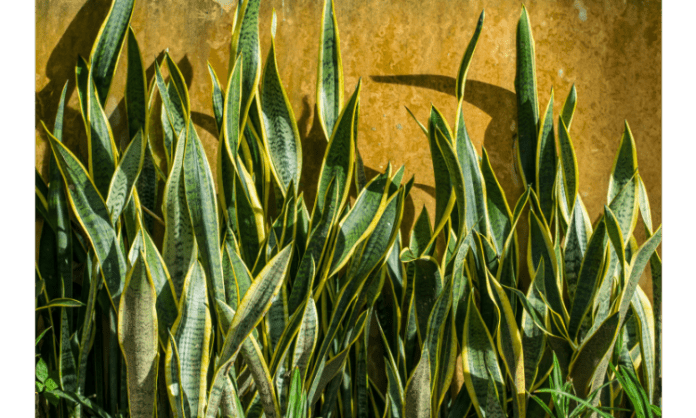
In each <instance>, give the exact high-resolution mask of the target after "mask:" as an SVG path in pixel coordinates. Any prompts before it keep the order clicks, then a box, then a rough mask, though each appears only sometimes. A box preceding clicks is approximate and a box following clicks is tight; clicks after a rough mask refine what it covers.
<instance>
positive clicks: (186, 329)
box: [165, 261, 212, 416]
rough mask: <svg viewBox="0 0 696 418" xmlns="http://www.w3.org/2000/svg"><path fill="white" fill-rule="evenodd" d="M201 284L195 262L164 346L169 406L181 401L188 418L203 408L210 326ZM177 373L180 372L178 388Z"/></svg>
mask: <svg viewBox="0 0 696 418" xmlns="http://www.w3.org/2000/svg"><path fill="white" fill-rule="evenodd" d="M205 282H206V279H205V273H204V271H203V267H202V266H201V263H200V262H198V261H196V262H194V263H193V264H191V268H190V269H189V271H188V274H187V275H186V281H185V282H184V288H183V290H182V295H181V301H180V302H179V316H178V318H177V319H176V322H174V326H173V327H172V330H171V333H172V335H173V339H172V340H171V341H170V343H169V345H168V346H167V351H166V359H165V376H166V380H167V388H168V394H169V398H170V402H171V403H172V404H173V405H175V404H178V403H179V402H182V399H183V402H184V408H185V409H186V408H187V407H188V409H189V410H190V411H191V414H192V416H202V415H203V410H204V407H205V404H206V387H207V384H206V376H207V374H208V367H209V361H210V359H209V347H210V338H211V334H212V333H211V328H212V325H211V318H210V310H209V309H208V298H207V291H206V284H205ZM174 347H176V351H177V352H178V356H176V355H175V354H176V353H175V351H174ZM177 369H180V377H179V379H180V382H181V383H180V385H179V384H178V382H177V380H179V379H177V374H178V373H179V371H178V370H177ZM194 411H196V412H194Z"/></svg>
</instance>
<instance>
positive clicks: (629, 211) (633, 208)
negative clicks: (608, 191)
mask: <svg viewBox="0 0 696 418" xmlns="http://www.w3.org/2000/svg"><path fill="white" fill-rule="evenodd" d="M639 193H640V192H639V185H638V173H636V174H635V175H634V176H632V177H631V178H630V179H629V180H628V181H627V182H626V184H625V185H624V186H623V188H622V189H621V190H620V191H619V192H618V193H617V194H616V196H615V197H614V199H613V200H612V201H611V203H610V204H609V208H610V209H611V210H612V211H613V212H614V214H615V215H616V218H617V220H618V222H619V225H620V226H621V232H622V233H623V240H624V244H628V241H629V239H630V238H631V236H633V231H634V229H635V227H636V223H637V222H638V216H639V214H638V213H639V211H640V204H639V200H640V197H639Z"/></svg>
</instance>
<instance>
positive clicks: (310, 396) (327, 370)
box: [307, 312, 367, 407]
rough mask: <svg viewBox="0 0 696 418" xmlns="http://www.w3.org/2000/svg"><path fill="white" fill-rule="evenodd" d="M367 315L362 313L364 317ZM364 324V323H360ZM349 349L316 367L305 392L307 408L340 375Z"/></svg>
mask: <svg viewBox="0 0 696 418" xmlns="http://www.w3.org/2000/svg"><path fill="white" fill-rule="evenodd" d="M366 314H367V313H366V312H365V313H364V316H367V315H366ZM362 324H363V325H364V324H365V321H362ZM348 352H349V349H348V348H346V349H344V350H342V351H341V352H339V353H338V354H336V355H335V356H333V357H332V358H331V359H329V360H326V359H322V360H321V362H320V363H319V364H318V366H317V372H316V375H315V376H316V377H315V378H314V379H312V384H311V386H310V387H309V391H308V392H307V400H308V401H309V406H310V407H312V406H313V405H314V404H315V403H317V401H318V400H319V398H321V396H322V395H323V394H324V392H325V391H326V388H327V386H328V385H329V383H331V381H332V380H333V379H334V377H335V376H336V375H338V374H339V373H341V371H342V370H343V367H344V365H345V361H346V358H347V355H348Z"/></svg>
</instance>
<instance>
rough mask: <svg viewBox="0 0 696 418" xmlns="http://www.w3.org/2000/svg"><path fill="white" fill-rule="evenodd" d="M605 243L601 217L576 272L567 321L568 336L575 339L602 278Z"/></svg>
mask: <svg viewBox="0 0 696 418" xmlns="http://www.w3.org/2000/svg"><path fill="white" fill-rule="evenodd" d="M606 243H607V226H606V223H605V221H604V219H602V220H601V221H600V223H599V224H598V225H597V227H596V228H595V230H594V232H593V233H592V237H591V238H590V242H589V243H588V244H587V251H586V252H585V257H583V259H582V264H581V265H580V272H579V273H578V279H577V288H576V290H575V297H574V298H573V304H572V308H571V311H570V321H569V322H568V332H569V334H570V337H571V338H573V339H574V340H576V339H577V335H578V331H579V330H580V325H581V324H582V322H583V319H584V318H585V316H586V315H587V314H588V312H589V311H590V309H591V308H592V302H593V300H594V298H595V295H596V292H597V289H598V288H599V282H600V280H601V278H602V273H603V269H602V260H604V257H605V251H606Z"/></svg>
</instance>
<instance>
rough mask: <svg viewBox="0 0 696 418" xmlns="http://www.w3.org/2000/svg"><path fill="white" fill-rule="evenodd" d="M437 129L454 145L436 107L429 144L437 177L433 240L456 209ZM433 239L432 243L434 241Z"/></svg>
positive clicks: (429, 129) (430, 127)
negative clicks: (454, 208) (439, 145)
mask: <svg viewBox="0 0 696 418" xmlns="http://www.w3.org/2000/svg"><path fill="white" fill-rule="evenodd" d="M436 128H440V130H441V131H442V133H443V134H444V136H445V138H447V141H449V143H450V144H451V143H452V130H451V129H450V128H449V126H448V125H447V121H446V120H445V118H444V117H443V116H442V114H441V113H440V111H438V110H437V108H435V106H431V107H430V119H429V121H428V143H429V145H430V156H431V159H432V162H433V172H434V176H435V230H434V232H433V239H434V238H435V237H437V235H438V234H439V233H440V231H441V230H442V228H443V227H444V225H445V222H446V221H447V219H448V218H449V215H450V213H451V211H452V208H453V207H454V201H455V194H454V192H453V186H452V180H451V178H450V175H449V170H447V163H446V162H445V159H444V157H443V155H442V152H441V151H440V147H438V145H437V143H438V142H437V133H436ZM433 239H431V241H432V240H433Z"/></svg>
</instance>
